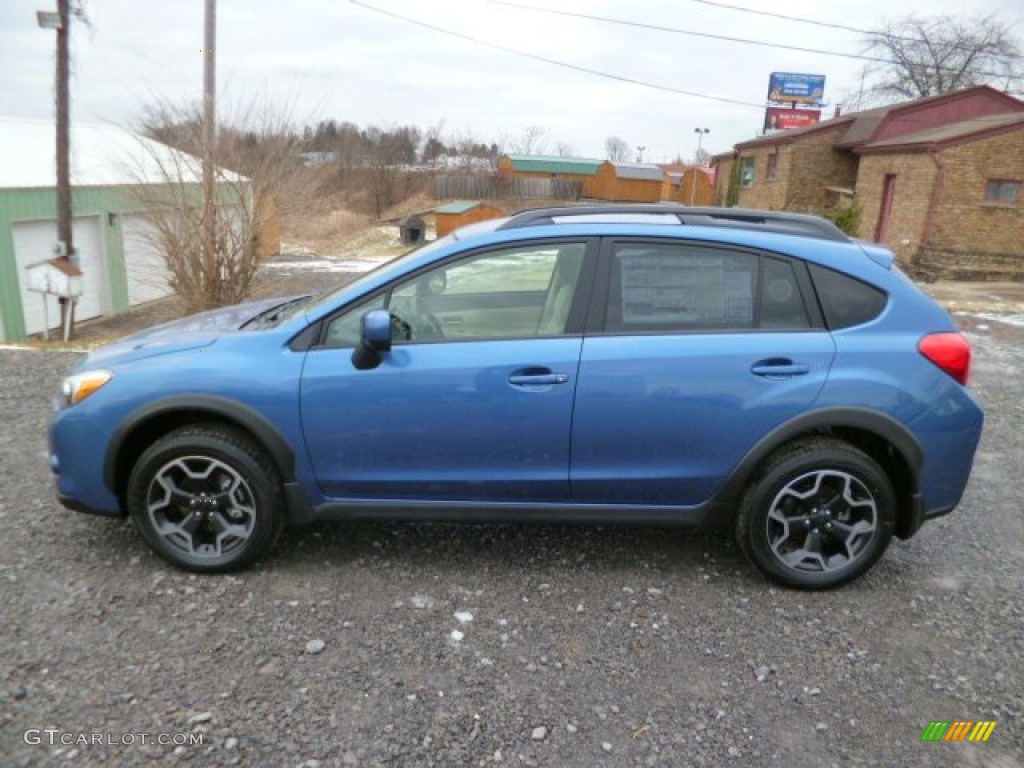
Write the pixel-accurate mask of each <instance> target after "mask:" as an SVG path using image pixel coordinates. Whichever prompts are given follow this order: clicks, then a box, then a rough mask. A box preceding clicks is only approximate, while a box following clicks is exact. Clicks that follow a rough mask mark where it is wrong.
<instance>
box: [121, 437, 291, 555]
mask: <svg viewBox="0 0 1024 768" xmlns="http://www.w3.org/2000/svg"><path fill="white" fill-rule="evenodd" d="M127 502H128V510H129V512H130V514H131V516H132V519H133V520H134V521H135V525H136V527H137V528H138V529H139V532H140V533H141V534H142V537H143V538H144V539H145V540H146V542H147V543H148V544H149V546H150V547H152V549H153V550H154V551H155V552H156V553H157V554H158V555H160V556H161V557H162V558H164V559H165V560H167V561H168V562H170V563H172V564H173V565H176V566H178V567H179V568H183V569H185V570H188V571H193V572H196V573H213V572H218V571H231V570H237V569H239V568H243V567H244V566H246V565H248V564H250V563H252V562H253V561H254V560H256V559H257V558H259V557H261V556H263V555H264V554H266V553H267V552H268V551H269V550H270V548H271V547H272V546H273V545H274V543H275V541H276V540H277V538H278V536H279V535H280V533H281V530H282V528H283V527H284V521H285V516H284V511H283V501H282V496H281V483H280V480H279V476H278V473H277V470H276V468H275V467H274V465H273V463H272V462H271V461H270V460H269V459H268V458H267V456H266V454H265V453H264V452H263V450H262V449H261V448H260V447H259V445H257V444H256V443H255V442H253V441H252V440H251V439H250V438H249V437H248V436H246V435H245V434H243V433H241V432H240V431H238V430H235V429H231V428H230V427H225V426H220V425H195V426H189V427H183V428H181V429H178V430H176V431H174V432H171V433H170V434H168V435H166V436H165V437H163V438H161V439H160V440H158V441H157V442H155V443H154V444H153V445H151V446H150V447H149V448H148V449H147V450H146V451H145V452H144V453H143V454H142V456H141V457H140V458H139V460H138V462H136V464H135V467H134V469H133V470H132V474H131V477H130V478H129V480H128V489H127Z"/></svg>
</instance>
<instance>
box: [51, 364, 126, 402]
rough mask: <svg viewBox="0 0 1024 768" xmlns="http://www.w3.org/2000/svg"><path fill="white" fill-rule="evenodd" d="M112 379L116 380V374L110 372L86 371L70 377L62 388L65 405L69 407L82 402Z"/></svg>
mask: <svg viewBox="0 0 1024 768" xmlns="http://www.w3.org/2000/svg"><path fill="white" fill-rule="evenodd" d="M112 378H114V374H112V373H111V372H110V371H85V372H83V373H76V374H75V375H74V376H68V377H67V378H66V379H64V382H63V383H62V384H61V387H60V391H61V395H62V396H63V400H64V405H65V406H69V405H75V404H76V403H80V402H82V401H83V400H85V398H87V397H88V396H89V395H91V394H92V393H93V392H95V391H96V390H97V389H99V388H100V387H102V386H103V385H104V384H106V383H107V382H108V381H110V380H111V379H112Z"/></svg>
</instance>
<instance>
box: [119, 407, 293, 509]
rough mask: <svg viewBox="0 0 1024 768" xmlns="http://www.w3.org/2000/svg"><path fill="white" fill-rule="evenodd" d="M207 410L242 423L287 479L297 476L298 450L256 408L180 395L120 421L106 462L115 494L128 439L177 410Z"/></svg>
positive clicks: (225, 419) (204, 411)
mask: <svg viewBox="0 0 1024 768" xmlns="http://www.w3.org/2000/svg"><path fill="white" fill-rule="evenodd" d="M186 412H188V413H197V412H198V413H203V414H208V415H209V416H211V417H213V418H215V419H218V420H222V421H228V422H233V423H236V424H238V425H239V426H240V427H241V428H243V429H245V430H248V431H249V432H251V433H252V434H253V436H254V437H255V438H256V439H257V440H258V441H259V442H260V443H261V444H262V446H263V448H264V449H265V450H266V451H267V453H268V454H269V455H270V459H271V461H273V462H274V465H275V466H276V467H277V470H278V472H280V473H281V480H282V482H284V483H290V482H294V480H295V452H294V450H293V449H292V447H291V445H290V444H289V443H288V441H287V440H286V439H285V438H284V436H283V435H282V434H281V432H280V430H278V428H277V427H276V426H275V425H274V424H273V422H271V421H270V419H268V418H267V417H266V416H264V415H263V414H262V413H260V412H259V411H257V410H256V409H255V408H253V407H252V406H249V405H245V404H243V403H239V402H238V401H236V400H231V399H228V398H226V397H217V396H215V395H176V396H174V397H168V398H166V399H162V400H160V401H158V402H155V403H149V404H147V405H144V406H142V407H141V408H138V409H137V410H135V411H133V412H132V413H131V414H130V415H129V416H127V417H126V418H125V419H124V420H122V421H121V423H120V424H119V425H118V427H117V429H116V430H115V431H114V434H113V435H112V436H111V438H110V447H109V448H108V449H107V455H106V458H105V460H104V464H103V481H104V483H105V484H106V486H107V488H109V489H110V491H111V492H112V493H113V494H115V495H119V491H118V487H117V486H118V483H117V477H118V464H119V461H118V460H119V458H120V456H121V451H122V449H123V447H124V443H125V441H126V440H127V439H128V437H129V436H130V435H131V434H132V433H134V432H135V431H136V430H137V429H138V428H140V427H142V426H143V425H144V424H146V423H147V422H149V421H152V420H154V419H158V418H160V417H164V416H173V415H174V414H176V413H186Z"/></svg>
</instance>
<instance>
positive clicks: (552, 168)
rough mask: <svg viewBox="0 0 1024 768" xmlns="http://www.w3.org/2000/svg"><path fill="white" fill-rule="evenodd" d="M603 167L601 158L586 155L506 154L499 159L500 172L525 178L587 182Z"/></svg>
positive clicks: (503, 174) (500, 173)
mask: <svg viewBox="0 0 1024 768" xmlns="http://www.w3.org/2000/svg"><path fill="white" fill-rule="evenodd" d="M600 167H601V161H600V160H592V159H590V158H585V157H548V156H546V155H505V156H504V157H502V158H501V159H500V160H498V174H499V175H502V176H519V177H524V178H543V179H562V180H564V181H581V182H583V183H584V184H586V183H587V182H588V181H590V180H591V179H593V178H594V176H595V175H596V174H597V171H598V169H599V168H600Z"/></svg>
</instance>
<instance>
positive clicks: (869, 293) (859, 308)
mask: <svg viewBox="0 0 1024 768" xmlns="http://www.w3.org/2000/svg"><path fill="white" fill-rule="evenodd" d="M810 271H811V279H812V280H813V281H814V290H815V291H817V293H818V300H819V301H820V302H821V309H822V312H823V313H824V314H825V323H826V324H827V325H828V327H829V328H830V329H831V330H833V331H835V330H838V329H840V328H850V327H852V326H854V325H861V324H863V323H867V322H870V321H871V320H874V319H875V318H876V317H878V316H879V315H880V314H882V310H883V309H885V305H886V303H887V302H888V299H889V297H888V296H887V295H886V293H885V291H882V290H879V289H878V288H875V287H874V286H873V285H868V284H867V283H864V282H861V281H860V280H857V279H856V278H853V277H850V276H849V275H844V274H843V273H841V272H836V271H835V270H834V269H828V268H827V267H822V266H819V265H817V264H811V265H810Z"/></svg>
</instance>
